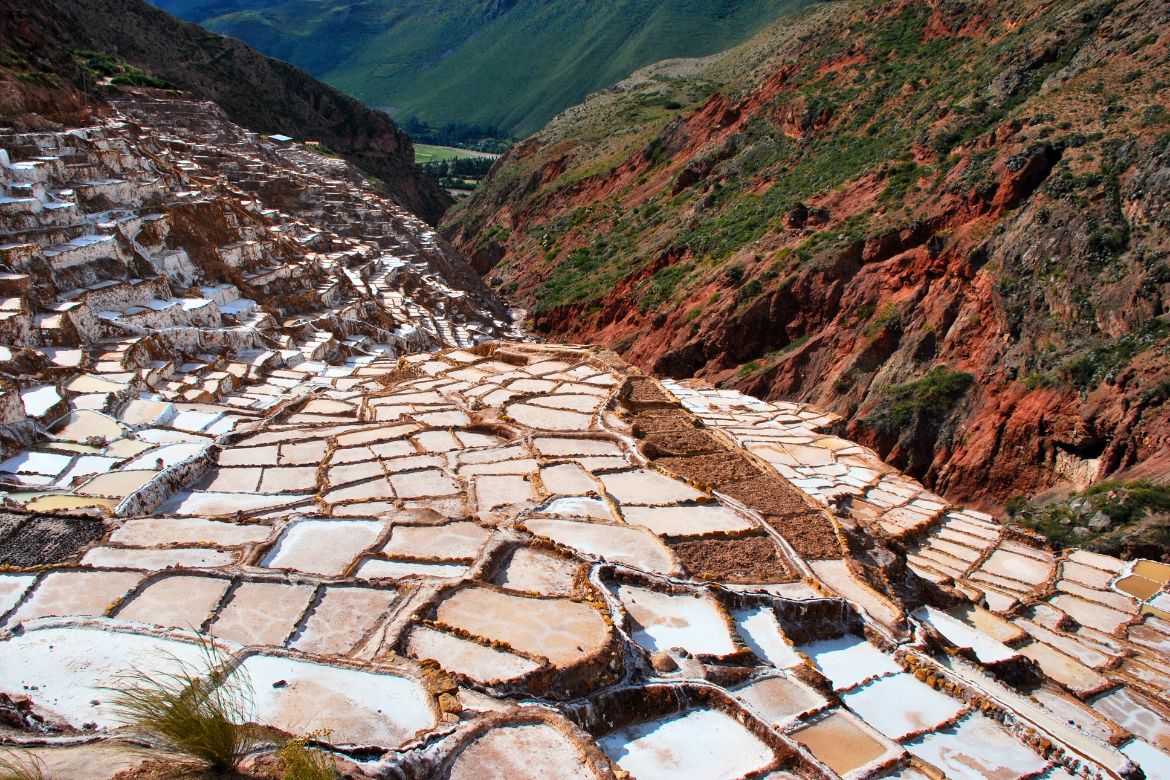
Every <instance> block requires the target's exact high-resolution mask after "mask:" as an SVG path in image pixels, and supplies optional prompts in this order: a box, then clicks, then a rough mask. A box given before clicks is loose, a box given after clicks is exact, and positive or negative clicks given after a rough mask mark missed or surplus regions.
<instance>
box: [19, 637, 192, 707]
mask: <svg viewBox="0 0 1170 780" xmlns="http://www.w3.org/2000/svg"><path fill="white" fill-rule="evenodd" d="M0 657H2V658H3V659H4V660H3V663H0V691H2V692H3V693H6V694H8V695H10V696H27V695H28V692H29V691H30V690H35V691H36V694H37V699H36V701H37V705H38V706H39V707H44V708H46V709H47V710H49V711H50V712H51V713H52V714H53V715H54V716H56V717H59V718H60V719H61V720H63V721H64V722H66V723H68V724H69V725H70V726H73V727H75V728H82V727H83V726H84V725H85V724H94V725H96V727H97V728H115V727H117V726H120V725H122V722H121V721H120V720H119V719H118V717H117V713H116V712H115V710H114V708H113V707H112V706H111V704H110V701H111V699H112V698H113V696H114V694H113V692H111V691H110V690H109V689H110V688H115V687H117V686H118V684H119V682H121V681H123V680H124V679H125V678H126V677H127V675H129V674H131V672H133V671H134V670H136V669H137V670H140V671H143V672H146V673H149V674H166V673H175V672H177V671H179V670H180V668H182V665H187V666H188V667H191V668H196V669H200V668H202V667H203V662H204V660H205V657H204V653H203V650H202V648H201V647H200V646H199V645H197V644H194V643H191V642H182V641H178V640H173V639H163V638H160V637H152V636H144V635H141V634H128V633H114V632H112V631H103V630H101V629H97V628H81V627H60V628H41V629H36V628H34V629H31V630H27V631H25V632H24V633H23V634H19V635H17V636H14V637H11V638H10V639H8V640H6V641H5V642H3V643H0Z"/></svg>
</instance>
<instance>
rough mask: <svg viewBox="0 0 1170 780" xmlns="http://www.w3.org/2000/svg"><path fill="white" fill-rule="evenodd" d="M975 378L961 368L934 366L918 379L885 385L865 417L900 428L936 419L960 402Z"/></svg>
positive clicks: (882, 426)
mask: <svg viewBox="0 0 1170 780" xmlns="http://www.w3.org/2000/svg"><path fill="white" fill-rule="evenodd" d="M974 381H975V378H974V377H973V376H971V375H970V374H968V373H966V372H964V371H951V370H950V369H949V368H947V367H946V366H937V367H936V368H933V369H931V370H930V371H929V372H928V373H927V374H926V375H925V376H923V377H922V378H920V379H917V380H915V381H913V382H906V383H904V384H900V385H894V386H893V387H889V388H886V389H885V390H884V391H883V398H882V400H881V402H880V403H879V404H878V406H877V408H875V409H874V410H873V411H872V412H871V413H870V414H869V417H868V418H867V419H868V421H869V422H870V423H871V424H872V425H874V426H875V427H877V428H880V429H884V430H902V429H905V428H908V427H910V426H912V425H915V424H917V423H918V422H919V421H921V420H926V421H930V422H933V423H939V422H941V421H942V420H943V418H945V417H946V416H947V415H948V414H949V413H950V412H951V410H953V409H954V408H955V407H956V406H957V405H958V404H959V401H961V400H962V399H963V396H964V395H966V393H967V390H968V389H969V388H970V387H971V385H972V384H973V383H974Z"/></svg>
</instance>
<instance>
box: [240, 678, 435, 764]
mask: <svg viewBox="0 0 1170 780" xmlns="http://www.w3.org/2000/svg"><path fill="white" fill-rule="evenodd" d="M233 674H243V675H245V676H246V678H247V680H248V682H249V683H250V685H251V688H252V691H253V697H254V700H255V706H256V714H257V716H258V717H259V722H261V723H266V724H269V725H272V726H275V727H276V728H279V729H283V730H285V731H288V732H290V733H293V734H309V733H312V732H314V731H319V730H322V729H328V730H329V731H330V732H332V733H331V735H330V738H329V739H330V741H331V742H333V743H334V744H350V745H378V746H381V747H396V746H398V745H400V744H402V743H403V742H405V741H406V740H407V739H409V738H410V737H412V736H414V735H415V734H416V733H418V732H419V731H422V730H423V729H429V728H431V727H432V726H434V725H435V723H436V722H437V720H436V717H435V711H434V704H433V701H432V699H431V697H430V695H429V694H428V693H427V692H426V691H425V690H424V689H423V687H422V686H421V685H419V683H417V682H415V681H414V680H409V679H406V678H404V677H398V676H396V675H392V674H375V673H371V672H364V671H359V670H356V669H345V668H341V667H337V666H324V665H322V664H315V663H310V662H308V661H298V660H294V659H291V658H279V657H276V656H270V655H253V656H249V657H248V658H246V659H244V661H243V663H241V664H240V666H239V667H238V668H237V670H236V671H235V672H233Z"/></svg>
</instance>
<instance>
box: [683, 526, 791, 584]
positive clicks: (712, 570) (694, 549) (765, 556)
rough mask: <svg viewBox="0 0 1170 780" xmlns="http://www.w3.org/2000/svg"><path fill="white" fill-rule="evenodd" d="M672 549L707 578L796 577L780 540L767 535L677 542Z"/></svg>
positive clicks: (743, 580)
mask: <svg viewBox="0 0 1170 780" xmlns="http://www.w3.org/2000/svg"><path fill="white" fill-rule="evenodd" d="M671 548H672V549H673V550H674V553H675V555H676V556H678V560H679V562H680V563H682V565H683V567H684V568H686V570H687V571H688V572H690V573H691V575H693V576H695V577H697V578H699V579H703V580H716V581H723V582H738V583H744V584H751V583H761V582H785V581H791V580H794V579H796V573H795V572H793V571H792V569H791V568H790V567H789V566H788V563H787V562H786V561H785V560H784V558H783V556H782V555H781V553H780V550H779V548H777V547H776V543H775V542H773V541H772V540H771V539H769V538H768V537H766V536H747V537H743V538H741V539H703V540H700V541H695V542H677V543H675V544H672V545H671Z"/></svg>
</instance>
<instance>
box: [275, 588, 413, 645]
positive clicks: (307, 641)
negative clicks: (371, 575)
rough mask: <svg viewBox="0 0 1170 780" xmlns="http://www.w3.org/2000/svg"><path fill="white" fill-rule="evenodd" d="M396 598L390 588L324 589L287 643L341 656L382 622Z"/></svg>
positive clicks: (395, 594)
mask: <svg viewBox="0 0 1170 780" xmlns="http://www.w3.org/2000/svg"><path fill="white" fill-rule="evenodd" d="M397 597H398V594H397V593H396V592H395V591H393V590H383V589H375V588H355V587H336V588H333V587H330V588H326V589H325V592H324V594H323V595H322V596H321V598H320V600H319V601H318V602H317V603H316V604H314V605H313V607H312V609H311V610H310V612H309V615H308V617H307V618H306V619H305V621H304V624H303V626H302V627H301V628H300V629H299V630H298V631H297V633H296V634H295V635H294V636H293V638H292V640H291V641H290V642H289V646H290V647H293V648H296V649H297V650H300V651H301V652H303V653H318V654H321V655H344V654H346V653H348V652H349V651H350V650H351V649H352V648H353V647H354V646H355V645H356V644H357V643H358V642H360V641H361V640H362V638H363V637H364V636H365V635H366V633H368V632H369V631H370V630H371V629H373V628H374V626H375V625H377V624H378V622H380V621H381V619H382V616H383V615H384V614H385V612H386V610H388V609H389V608H390V605H391V604H393V603H394V601H395V599H396V598H397Z"/></svg>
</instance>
